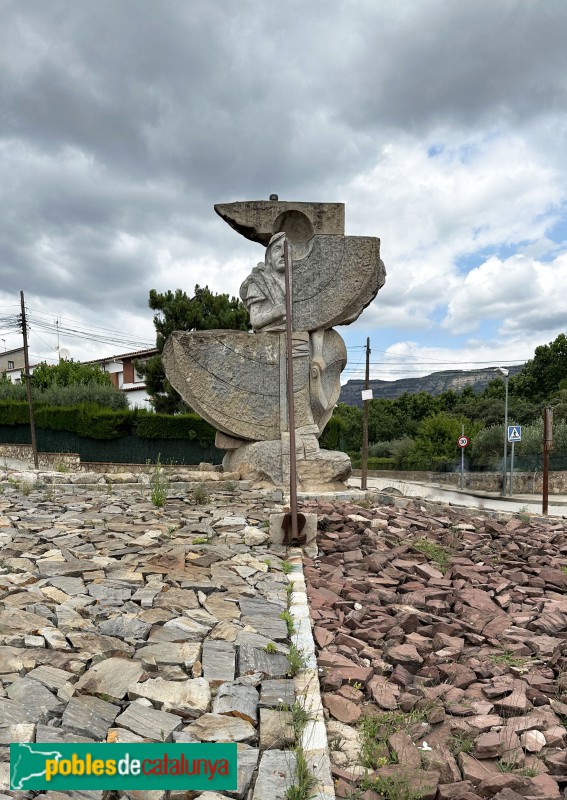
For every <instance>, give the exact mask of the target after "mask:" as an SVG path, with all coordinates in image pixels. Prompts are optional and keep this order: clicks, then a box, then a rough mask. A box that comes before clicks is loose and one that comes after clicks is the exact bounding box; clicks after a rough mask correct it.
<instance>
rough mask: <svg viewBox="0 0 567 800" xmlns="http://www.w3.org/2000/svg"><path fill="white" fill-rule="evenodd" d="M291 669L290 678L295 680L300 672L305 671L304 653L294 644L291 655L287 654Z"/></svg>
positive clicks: (289, 671) (290, 649) (291, 646)
mask: <svg viewBox="0 0 567 800" xmlns="http://www.w3.org/2000/svg"><path fill="white" fill-rule="evenodd" d="M287 660H288V663H289V669H288V671H287V674H288V677H289V678H294V677H295V676H296V675H297V673H298V672H300V671H301V670H302V669H305V658H304V656H303V653H302V651H301V650H300V649H299V648H298V647H296V645H294V644H290V646H289V653H288V654H287Z"/></svg>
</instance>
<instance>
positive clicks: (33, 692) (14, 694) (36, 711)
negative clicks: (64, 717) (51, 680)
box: [7, 678, 64, 722]
mask: <svg viewBox="0 0 567 800" xmlns="http://www.w3.org/2000/svg"><path fill="white" fill-rule="evenodd" d="M7 695H8V697H9V698H10V700H15V701H16V702H17V703H20V704H21V705H22V706H23V707H24V708H25V709H26V710H27V712H28V715H29V718H30V722H47V721H48V720H50V719H53V718H54V717H56V716H59V715H61V714H62V713H63V708H64V704H63V703H62V702H61V700H59V699H58V698H57V697H55V695H54V694H52V693H51V692H50V691H49V689H47V688H46V687H45V686H44V685H43V684H41V683H39V682H38V681H34V680H32V679H31V678H19V679H18V680H15V681H14V682H13V683H11V684H10V686H8V689H7Z"/></svg>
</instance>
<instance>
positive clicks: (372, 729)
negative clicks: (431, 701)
mask: <svg viewBox="0 0 567 800" xmlns="http://www.w3.org/2000/svg"><path fill="white" fill-rule="evenodd" d="M426 719H427V710H426V709H413V710H412V711H409V712H407V713H405V712H403V711H383V712H381V713H379V714H365V715H364V716H362V717H361V718H360V719H359V721H358V725H357V729H358V733H359V735H360V741H361V748H360V763H361V764H362V766H363V767H367V768H368V769H376V768H377V767H384V766H386V764H396V763H397V759H396V757H395V755H394V754H393V753H391V752H390V749H389V747H388V739H389V738H390V736H392V734H394V733H397V732H398V731H405V730H407V729H408V728H409V727H410V726H411V725H414V724H415V723H416V722H424V721H425V720H426Z"/></svg>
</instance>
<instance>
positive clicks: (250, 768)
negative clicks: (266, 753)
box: [226, 746, 260, 800]
mask: <svg viewBox="0 0 567 800" xmlns="http://www.w3.org/2000/svg"><path fill="white" fill-rule="evenodd" d="M259 756H260V751H259V750H258V749H257V748H255V747H247V748H243V747H241V746H239V747H238V757H237V763H238V779H237V784H236V789H235V791H231V792H229V791H227V792H226V794H227V795H228V796H229V797H235V798H238V800H242V798H243V797H245V796H246V795H247V793H248V790H249V789H250V784H251V783H252V776H253V775H254V771H255V769H256V767H257V766H258V758H259Z"/></svg>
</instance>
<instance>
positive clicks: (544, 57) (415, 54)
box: [0, 0, 567, 309]
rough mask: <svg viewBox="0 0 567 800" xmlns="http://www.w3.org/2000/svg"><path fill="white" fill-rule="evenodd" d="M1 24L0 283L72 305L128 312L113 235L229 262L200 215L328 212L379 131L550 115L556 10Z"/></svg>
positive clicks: (166, 16)
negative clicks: (276, 204) (325, 207)
mask: <svg viewBox="0 0 567 800" xmlns="http://www.w3.org/2000/svg"><path fill="white" fill-rule="evenodd" d="M2 17H3V24H2V30H1V32H0V108H1V109H2V112H1V116H0V177H1V178H2V180H1V181H0V202H1V203H2V207H3V208H4V209H5V211H4V213H3V214H2V215H0V257H1V258H2V266H1V270H2V287H1V288H2V291H3V292H4V293H5V294H13V295H14V294H15V293H16V292H17V290H19V289H20V288H21V286H22V283H23V278H24V277H25V278H26V282H27V284H28V285H29V286H33V291H34V293H35V294H37V295H39V296H42V297H52V298H62V297H67V298H69V299H70V300H73V301H75V302H78V303H83V304H85V306H87V307H89V308H91V309H95V308H97V306H98V305H100V303H102V302H103V301H105V300H108V298H110V297H112V295H113V294H114V296H115V297H116V296H128V301H129V303H130V304H131V306H132V308H135V309H142V308H144V307H145V306H146V301H147V291H148V289H149V288H150V287H151V286H152V281H153V277H154V274H155V264H154V262H153V260H152V259H153V255H152V254H151V253H150V252H149V250H148V252H147V253H145V254H140V252H139V250H138V251H133V252H132V253H128V252H127V251H117V249H116V247H115V243H116V238H117V236H118V235H119V234H121V233H123V234H127V235H131V236H134V237H142V238H145V239H146V240H147V241H148V242H151V241H153V240H155V239H157V238H158V237H167V236H172V237H173V236H177V237H180V238H181V239H182V240H186V242H187V247H188V255H189V253H191V254H193V255H196V256H204V255H206V254H207V253H212V252H216V253H219V254H225V256H226V255H228V254H233V255H234V254H237V255H238V254H248V253H249V252H250V249H249V244H248V243H245V242H244V241H240V240H239V237H236V236H235V235H234V233H233V232H232V231H230V230H229V229H228V228H227V227H226V226H223V224H222V223H221V222H220V220H218V219H217V218H216V217H215V216H214V214H213V210H212V205H213V203H215V202H219V201H229V200H236V199H257V198H265V197H267V196H268V194H269V193H271V192H274V191H275V192H278V193H279V194H280V196H281V197H289V198H293V199H309V200H321V199H323V200H340V199H341V198H337V197H335V196H334V194H333V192H334V190H335V187H336V186H337V185H341V184H344V183H346V182H348V180H349V179H351V178H352V177H353V176H354V175H356V174H357V173H358V172H360V171H361V170H363V169H365V168H371V167H372V166H373V164H375V163H376V160H377V159H378V158H379V152H380V146H381V144H382V143H383V141H385V139H386V137H387V136H391V135H392V130H393V131H398V132H399V133H400V135H402V134H404V135H405V134H407V133H410V134H412V135H415V134H416V132H421V133H423V132H425V131H429V130H431V131H433V130H435V128H437V127H440V126H441V127H442V126H444V125H457V126H458V125H461V126H472V127H474V126H483V125H486V124H487V123H488V124H489V125H491V126H494V125H497V124H498V123H499V122H503V123H507V122H511V123H513V124H516V125H521V124H524V123H526V124H528V123H529V122H530V120H531V119H532V118H533V117H534V116H537V115H542V114H544V115H549V114H553V113H556V112H558V111H559V112H564V109H565V91H566V81H565V78H564V76H565V74H567V71H566V68H567V48H565V46H564V40H565V38H566V36H565V34H566V33H567V4H565V3H564V2H563V0H548V1H547V2H546V3H528V2H523V0H502V2H498V3H494V2H493V0H460V1H459V2H453V3H448V2H446V0H428V1H426V2H423V1H422V0H419V1H418V0H404V2H403V3H400V2H397V0H396V1H394V0H386V1H383V0H381V2H376V0H360V1H359V2H347V0H342V1H341V0H326V2H323V0H315V2H304V0H288V1H287V2H280V3H273V2H262V0H242V1H241V2H238V3H234V2H230V0H191V2H185V3H182V2H178V0H160V2H159V3H157V2H155V0H119V1H118V2H117V0H97V2H96V3H87V2H76V0H49V2H45V0H26V2H25V3H23V2H21V0H11V1H10V0H7V1H6V0H5V2H4V3H3V4H2ZM369 233H372V231H369ZM184 281H185V284H184V288H187V287H191V280H190V278H189V277H188V276H184ZM172 288H175V287H172Z"/></svg>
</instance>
